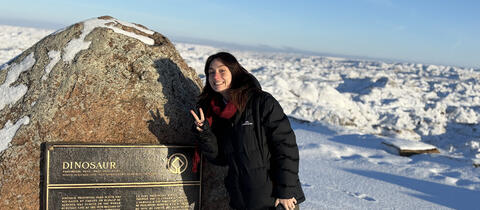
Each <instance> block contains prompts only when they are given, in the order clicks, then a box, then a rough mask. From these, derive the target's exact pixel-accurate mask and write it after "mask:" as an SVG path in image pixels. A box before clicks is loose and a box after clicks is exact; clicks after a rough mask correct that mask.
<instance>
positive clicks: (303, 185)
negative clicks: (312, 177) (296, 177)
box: [302, 183, 312, 188]
mask: <svg viewBox="0 0 480 210" xmlns="http://www.w3.org/2000/svg"><path fill="white" fill-rule="evenodd" d="M302 187H307V188H308V187H312V185H309V184H307V183H302Z"/></svg>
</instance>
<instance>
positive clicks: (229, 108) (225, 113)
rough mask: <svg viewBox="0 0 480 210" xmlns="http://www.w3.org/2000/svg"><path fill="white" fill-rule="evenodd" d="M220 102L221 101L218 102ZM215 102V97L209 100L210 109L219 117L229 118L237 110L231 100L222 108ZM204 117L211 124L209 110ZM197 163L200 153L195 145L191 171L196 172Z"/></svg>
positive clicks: (211, 119)
mask: <svg viewBox="0 0 480 210" xmlns="http://www.w3.org/2000/svg"><path fill="white" fill-rule="evenodd" d="M220 103H222V102H220ZM217 104H218V102H216V101H215V99H212V100H211V101H210V106H211V111H212V112H213V114H215V115H216V116H218V117H221V118H224V119H230V118H232V117H233V115H235V113H236V112H237V107H235V105H234V104H233V103H232V102H231V101H229V102H228V103H227V104H226V105H225V107H224V108H223V109H222V107H221V106H219V105H217ZM205 117H206V119H207V121H208V124H209V125H210V126H211V125H212V122H213V116H212V114H211V112H208V111H207V113H206V116H205ZM198 163H200V154H199V152H198V147H196V148H195V154H194V156H193V168H192V171H193V172H194V173H197V170H198Z"/></svg>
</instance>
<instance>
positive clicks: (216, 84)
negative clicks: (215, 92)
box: [213, 82, 225, 86]
mask: <svg viewBox="0 0 480 210" xmlns="http://www.w3.org/2000/svg"><path fill="white" fill-rule="evenodd" d="M213 84H214V85H215V86H220V85H223V84H225V82H215V83H213Z"/></svg>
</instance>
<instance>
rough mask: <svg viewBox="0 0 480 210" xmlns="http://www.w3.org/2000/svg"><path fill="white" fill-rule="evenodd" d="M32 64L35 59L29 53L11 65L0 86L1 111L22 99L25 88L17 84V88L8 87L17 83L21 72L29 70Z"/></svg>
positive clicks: (26, 88)
mask: <svg viewBox="0 0 480 210" xmlns="http://www.w3.org/2000/svg"><path fill="white" fill-rule="evenodd" d="M34 64H35V58H34V57H33V53H30V55H28V56H27V57H26V58H25V59H24V60H23V61H22V62H20V63H18V64H13V65H12V66H11V67H10V70H9V72H8V74H7V77H6V79H5V81H4V82H3V84H2V85H0V96H1V100H0V110H2V109H3V108H4V107H5V106H6V105H8V104H12V103H15V102H17V101H18V100H19V99H20V98H22V97H23V95H25V93H26V92H27V90H28V87H27V86H25V85H23V84H19V85H17V86H14V87H10V85H11V84H12V83H14V82H15V81H17V79H18V77H19V76H20V74H21V73H22V72H24V71H27V70H29V69H31V68H32V66H33V65H34Z"/></svg>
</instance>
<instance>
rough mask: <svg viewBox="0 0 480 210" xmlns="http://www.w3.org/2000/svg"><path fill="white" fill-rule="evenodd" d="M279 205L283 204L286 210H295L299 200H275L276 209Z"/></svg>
mask: <svg viewBox="0 0 480 210" xmlns="http://www.w3.org/2000/svg"><path fill="white" fill-rule="evenodd" d="M278 204H282V206H283V208H285V209H286V210H294V209H295V205H296V204H297V199H295V198H290V199H282V198H277V200H275V207H277V206H278Z"/></svg>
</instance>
